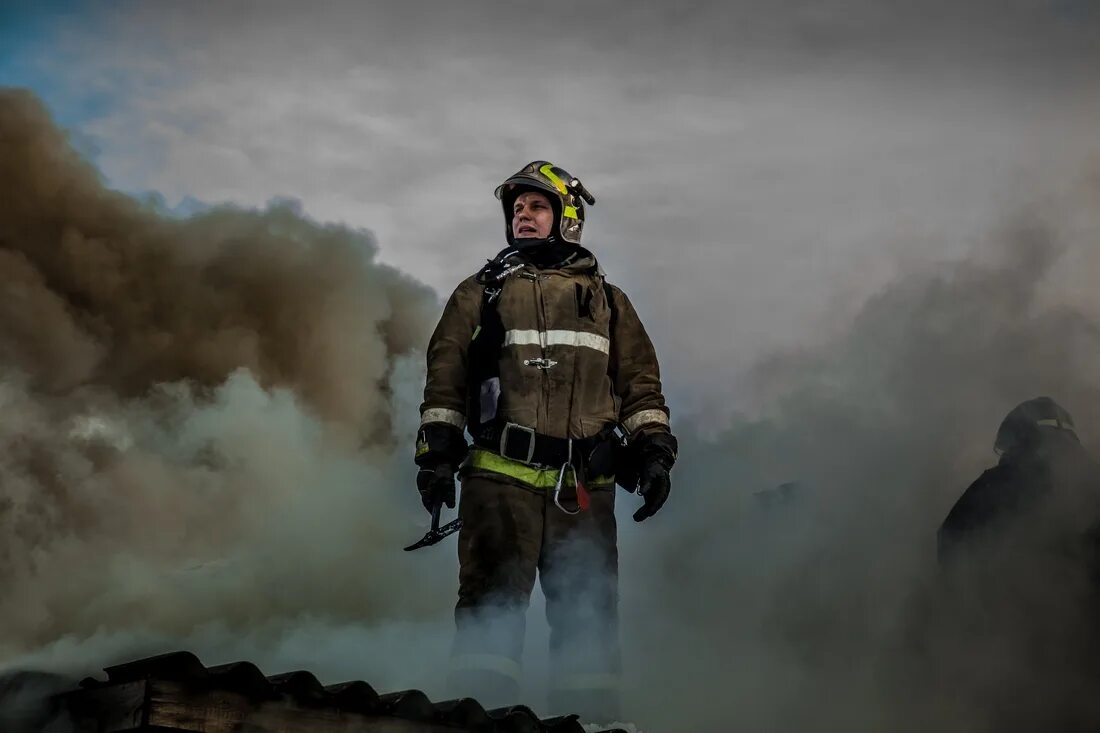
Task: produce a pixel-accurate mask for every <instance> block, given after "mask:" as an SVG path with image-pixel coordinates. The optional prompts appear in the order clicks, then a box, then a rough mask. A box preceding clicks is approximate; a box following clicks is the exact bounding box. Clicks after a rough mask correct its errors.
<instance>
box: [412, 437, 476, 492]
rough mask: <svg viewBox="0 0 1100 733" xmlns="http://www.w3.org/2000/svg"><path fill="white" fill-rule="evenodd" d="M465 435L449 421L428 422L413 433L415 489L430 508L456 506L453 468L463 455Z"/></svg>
mask: <svg viewBox="0 0 1100 733" xmlns="http://www.w3.org/2000/svg"><path fill="white" fill-rule="evenodd" d="M467 450H468V446H467V445H466V438H465V436H463V434H462V430H460V429H459V428H457V427H455V426H454V425H451V424H450V423H443V422H431V423H426V424H424V425H421V426H420V431H419V432H418V433H417V436H416V465H418V466H420V470H419V471H418V472H417V474H416V490H417V491H419V492H420V500H421V501H422V502H423V503H424V508H425V509H427V510H428V511H429V512H430V511H432V510H433V509H435V507H436V506H438V505H440V504H446V505H447V508H449V509H454V506H455V471H456V470H457V467H458V465H459V464H460V463H461V462H462V460H463V459H464V458H465V457H466V451H467Z"/></svg>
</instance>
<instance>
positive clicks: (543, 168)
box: [496, 160, 596, 244]
mask: <svg viewBox="0 0 1100 733" xmlns="http://www.w3.org/2000/svg"><path fill="white" fill-rule="evenodd" d="M524 191H539V192H541V193H545V194H546V195H547V198H549V199H550V205H551V206H552V207H553V209H554V214H555V221H554V228H553V230H552V231H551V233H550V237H548V239H550V240H555V239H560V240H562V241H565V242H570V243H572V244H580V243H581V231H582V230H583V229H584V203H585V202H588V204H589V205H591V204H594V203H596V199H595V197H594V196H593V195H592V194H591V193H589V191H588V189H587V188H585V187H584V184H583V183H581V182H580V179H578V178H576V177H574V176H571V175H569V174H568V173H567V172H565V171H564V170H563V169H561V168H559V167H557V166H556V165H554V164H553V163H548V162H547V161H545V160H536V161H535V162H533V163H528V164H527V165H525V166H523V168H522V169H520V171H519V172H518V173H515V174H513V175H512V176H510V177H509V178H508V180H506V181H505V182H504V183H502V184H500V185H499V186H497V189H496V197H497V198H498V199H500V202H501V205H502V206H503V207H504V230H505V236H506V237H507V238H508V243H509V244H515V241H514V238H513V237H512V209H513V207H514V206H515V203H516V198H517V197H518V196H519V195H520V194H521V193H523V192H524Z"/></svg>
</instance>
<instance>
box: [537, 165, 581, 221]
mask: <svg viewBox="0 0 1100 733" xmlns="http://www.w3.org/2000/svg"><path fill="white" fill-rule="evenodd" d="M553 168H554V166H552V165H550V164H549V163H547V164H546V165H544V166H542V167H541V168H539V173H541V174H542V175H544V176H546V177H547V178H549V179H550V182H551V183H553V184H554V188H556V189H558V190H559V191H561V192H562V193H569V189H568V188H566V187H565V181H563V180H562V179H560V178H558V176H557V174H555V173H554V171H553ZM573 213H574V214H576V213H577V212H576V211H574V212H573ZM566 216H568V214H566ZM574 218H575V217H574Z"/></svg>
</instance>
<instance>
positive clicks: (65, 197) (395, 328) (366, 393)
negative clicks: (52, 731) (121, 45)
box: [0, 89, 447, 671]
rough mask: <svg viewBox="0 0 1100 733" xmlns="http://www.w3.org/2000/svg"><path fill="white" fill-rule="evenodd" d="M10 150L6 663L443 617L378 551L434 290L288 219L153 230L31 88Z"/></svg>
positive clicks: (347, 237) (4, 296)
mask: <svg viewBox="0 0 1100 733" xmlns="http://www.w3.org/2000/svg"><path fill="white" fill-rule="evenodd" d="M0 139H2V140H3V141H4V144H3V148H2V154H0V175H2V176H3V178H4V181H5V195H4V196H3V197H2V200H0V323H3V327H2V328H0V405H2V409H0V414H2V415H3V419H2V420H0V578H2V584H3V586H4V588H5V592H4V594H3V598H2V599H0V659H4V660H6V661H9V662H10V661H11V660H12V659H15V658H16V657H17V656H18V655H20V654H24V653H28V652H31V651H41V650H42V649H44V648H47V647H48V646H49V645H50V644H55V643H57V642H58V640H59V639H62V638H63V637H67V638H70V639H78V640H79V639H94V638H95V637H96V636H97V635H98V636H99V637H107V638H110V637H111V635H112V634H117V635H118V636H117V637H116V638H114V639H113V640H110V641H107V642H104V644H103V645H100V646H99V647H98V648H99V649H100V651H101V653H102V654H104V655H107V654H113V653H114V650H118V653H119V654H123V655H125V654H134V653H138V652H140V651H145V650H150V649H151V650H154V651H155V650H159V649H161V648H163V647H162V645H169V646H172V645H173V644H174V643H175V644H178V643H180V640H182V639H185V638H187V636H188V635H189V634H192V633H193V632H195V630H196V629H200V628H203V627H208V626H211V625H214V626H217V627H219V628H221V629H223V630H224V633H225V634H228V635H234V634H238V635H243V634H244V633H245V632H247V633H249V634H260V633H262V631H263V629H265V628H268V627H272V628H274V629H275V632H273V633H276V637H277V635H278V631H279V630H280V629H282V630H285V628H286V625H287V624H288V623H289V621H288V619H298V618H299V617H300V616H302V615H303V614H307V613H308V614H311V615H313V616H314V617H315V618H318V619H327V620H328V621H329V622H331V623H334V624H339V623H349V624H354V623H363V624H368V625H369V624H370V623H371V622H372V621H377V620H378V619H382V618H392V617H395V616H399V615H400V616H401V617H403V618H404V619H406V620H407V621H408V622H410V623H413V622H415V620H416V619H417V618H424V617H425V616H426V615H427V616H433V615H434V614H436V613H437V600H436V599H435V598H434V597H433V590H432V589H433V588H434V585H433V583H431V582H428V583H425V584H423V585H421V586H419V587H420V588H421V590H417V588H415V587H412V588H408V589H407V591H406V592H403V593H402V594H401V596H400V597H398V596H397V595H396V594H395V593H394V592H393V589H394V588H399V587H404V583H403V582H402V581H401V577H403V573H405V572H407V571H408V570H409V568H408V567H402V565H401V562H402V560H403V558H400V557H398V558H396V560H394V556H393V555H392V554H391V553H389V552H388V550H389V549H392V548H394V547H400V546H401V545H402V544H403V543H404V542H405V541H407V540H408V539H409V536H410V535H412V534H413V533H415V532H417V531H420V530H418V529H417V527H416V526H415V524H414V523H413V521H412V517H413V516H414V515H413V514H412V513H411V511H410V505H411V504H413V503H414V497H413V493H412V492H411V491H397V490H395V486H396V485H401V484H402V483H407V482H408V480H409V477H408V474H409V470H408V468H406V464H407V463H408V460H407V459H408V452H409V450H410V448H409V445H410V444H411V428H410V423H412V424H415V404H416V401H417V396H416V390H417V389H418V387H417V386H416V383H417V382H418V381H419V376H418V375H419V374H420V373H421V369H422V367H421V365H420V360H421V358H422V357H420V356H418V355H417V354H416V350H417V349H419V348H420V347H421V346H422V344H423V343H425V342H426V339H427V336H428V329H429V328H430V326H431V321H432V318H433V316H432V314H433V313H434V311H435V310H436V309H437V308H438V303H437V302H436V299H435V296H434V294H433V293H432V292H431V291H430V290H429V289H427V288H426V287H424V286H422V285H419V284H418V283H416V282H414V281H413V280H411V279H409V278H408V277H405V276H403V275H401V274H400V273H398V272H397V271H395V270H393V269H391V268H389V267H386V266H384V265H381V264H379V263H377V262H376V261H375V260H374V256H375V246H374V243H373V241H372V239H371V237H370V235H369V234H368V233H366V232H364V231H355V230H349V229H346V228H344V227H340V226H331V225H320V224H317V223H315V222H312V221H309V220H307V219H305V218H303V217H302V216H301V215H299V213H298V212H297V210H296V207H295V205H293V204H292V203H287V202H276V203H273V204H271V205H270V206H269V207H268V208H267V209H266V210H265V211H259V212H257V211H245V210H237V209H233V208H226V207H218V208H214V209H211V210H209V211H208V212H205V213H202V214H200V215H196V216H193V217H191V218H187V219H173V218H168V217H164V216H160V215H158V214H157V213H156V212H155V211H154V210H153V209H152V208H150V207H149V206H146V205H143V204H142V203H139V202H138V201H135V200H134V199H132V198H130V197H127V196H124V195H122V194H119V193H116V192H114V191H111V190H109V189H107V188H106V187H105V186H104V185H103V183H102V181H101V180H100V177H99V175H98V174H97V172H96V171H95V170H94V169H93V168H92V167H91V166H90V165H88V164H87V163H86V162H84V161H82V160H81V159H80V158H79V157H78V155H77V154H76V153H75V152H74V151H73V149H72V148H71V147H70V146H69V144H68V142H67V140H66V138H65V136H64V134H63V133H62V132H61V131H59V130H58V129H57V128H56V127H55V126H54V125H53V124H52V123H51V122H50V119H49V117H48V115H47V113H46V111H45V110H44V109H43V107H42V106H41V105H40V104H39V103H38V102H37V101H36V100H35V99H34V98H33V97H32V95H31V94H30V93H28V92H24V91H19V90H11V89H6V90H2V91H0ZM406 500H407V501H406ZM380 558H386V559H385V560H384V561H383V562H382V563H381V564H379V563H378V562H377V561H378V560H379V559H380ZM408 562H412V561H411V560H410V561H408ZM410 567H416V565H415V564H413V565H411V566H410ZM419 572H421V573H422V576H423V577H424V578H425V579H427V580H435V581H438V580H439V579H440V578H446V577H447V576H446V575H445V574H444V575H440V574H439V573H446V569H445V568H439V569H428V570H422V571H419ZM318 623H319V622H318ZM143 635H144V636H143ZM215 636H216V635H215ZM173 640H175V641H174V642H173ZM208 646H210V647H213V648H215V649H216V648H217V643H216V642H211V643H209V644H208ZM106 649H110V650H112V651H105V650H106ZM45 656H46V657H49V656H50V654H49V652H46V653H45ZM91 656H93V655H92V654H91V653H88V654H87V655H86V658H82V659H81V663H83V662H85V661H87V662H89V663H91V664H92V665H93V669H94V667H98V666H100V665H101V664H102V663H103V661H104V660H103V659H90V658H87V657H91ZM82 671H84V670H82Z"/></svg>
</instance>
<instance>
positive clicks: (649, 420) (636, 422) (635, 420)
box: [623, 410, 668, 433]
mask: <svg viewBox="0 0 1100 733" xmlns="http://www.w3.org/2000/svg"><path fill="white" fill-rule="evenodd" d="M646 425H664V426H665V427H666V428H667V427H668V415H666V414H665V411H664V410H642V411H640V412H635V413H634V414H633V415H631V416H630V417H628V418H627V419H625V420H623V427H624V428H626V432H628V433H633V432H634V431H635V430H637V429H638V428H644V427H645V426H646Z"/></svg>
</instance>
